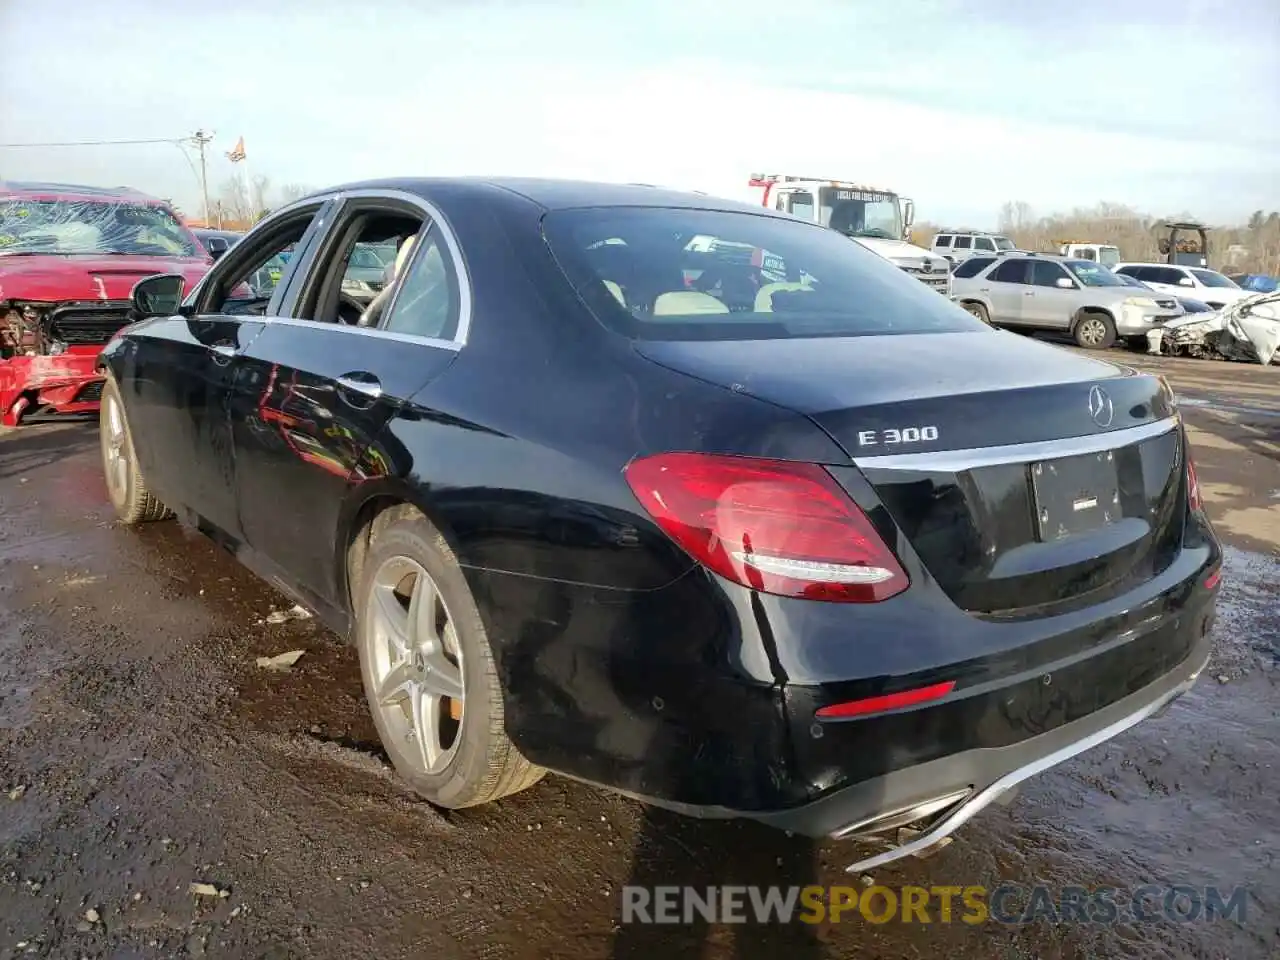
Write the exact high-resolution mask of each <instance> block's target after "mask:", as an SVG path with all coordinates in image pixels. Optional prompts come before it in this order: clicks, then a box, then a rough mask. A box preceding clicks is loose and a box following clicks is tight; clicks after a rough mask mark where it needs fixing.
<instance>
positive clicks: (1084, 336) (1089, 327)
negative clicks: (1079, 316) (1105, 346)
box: [1080, 317, 1107, 347]
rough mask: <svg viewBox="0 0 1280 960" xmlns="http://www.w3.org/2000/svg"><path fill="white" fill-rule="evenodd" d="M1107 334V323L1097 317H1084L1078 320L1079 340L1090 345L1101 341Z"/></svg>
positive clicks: (1092, 345) (1094, 345) (1095, 344)
mask: <svg viewBox="0 0 1280 960" xmlns="http://www.w3.org/2000/svg"><path fill="white" fill-rule="evenodd" d="M1106 335H1107V325H1106V324H1105V323H1103V322H1102V321H1101V320H1099V319H1098V318H1097V317H1085V318H1084V319H1083V320H1081V321H1080V342H1081V343H1086V344H1088V345H1089V346H1091V347H1096V346H1097V345H1098V344H1100V343H1102V341H1103V339H1104V338H1105V337H1106Z"/></svg>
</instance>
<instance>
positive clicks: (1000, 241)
mask: <svg viewBox="0 0 1280 960" xmlns="http://www.w3.org/2000/svg"><path fill="white" fill-rule="evenodd" d="M992 239H993V240H995V242H996V249H997V250H1014V249H1016V248H1015V247H1014V245H1013V241H1012V240H1010V239H1009V238H1008V237H992Z"/></svg>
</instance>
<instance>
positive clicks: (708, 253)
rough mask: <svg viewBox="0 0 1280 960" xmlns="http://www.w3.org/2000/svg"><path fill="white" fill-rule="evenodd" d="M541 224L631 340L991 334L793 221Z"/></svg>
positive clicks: (572, 271) (584, 215)
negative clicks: (957, 333) (964, 332)
mask: <svg viewBox="0 0 1280 960" xmlns="http://www.w3.org/2000/svg"><path fill="white" fill-rule="evenodd" d="M544 229H545V234H546V238H547V242H548V244H549V245H550V247H551V250H552V253H553V254H554V255H555V257H556V259H557V260H558V261H559V263H560V265H561V267H562V268H563V269H564V271H565V274H566V275H567V276H568V278H569V280H570V282H571V283H572V284H573V285H574V286H575V287H576V288H577V291H578V294H579V295H580V296H581V297H582V299H583V300H584V301H585V302H586V303H587V304H588V305H589V306H590V307H591V309H592V311H593V312H594V313H595V314H596V316H597V317H598V318H599V319H600V320H601V322H603V323H604V324H605V325H606V326H608V327H610V328H611V329H613V330H615V331H617V332H619V333H622V334H624V335H626V336H628V337H632V338H634V339H644V340H691V339H693V340H781V339H798V338H805V337H851V336H867V335H880V334H910V333H949V332H956V331H967V330H968V331H981V332H989V331H990V329H991V328H990V327H988V326H986V324H984V323H982V322H981V321H980V320H977V319H975V318H974V317H972V316H970V315H969V314H968V313H966V312H965V311H964V310H962V309H961V308H960V307H958V306H956V305H955V304H954V303H952V302H951V301H950V300H949V299H948V298H947V297H943V296H939V295H938V293H936V292H935V291H934V290H932V289H930V288H929V287H927V286H925V285H924V284H922V283H920V281H919V280H917V279H915V278H914V277H912V276H910V275H909V274H907V273H905V272H903V271H902V270H900V269H898V268H897V267H895V266H894V265H893V264H891V263H890V262H889V261H888V260H885V259H884V258H882V257H879V256H877V255H876V254H874V253H872V252H871V251H870V250H868V249H866V248H865V247H863V246H862V245H861V244H857V243H850V242H849V240H848V239H847V238H845V237H842V236H840V235H839V234H838V233H835V232H834V231H831V230H823V229H818V228H815V227H814V226H813V225H812V224H806V223H801V222H798V221H796V220H790V219H780V218H775V217H769V216H763V215H754V214H748V213H728V212H724V211H715V210H685V209H667V208H658V207H626V208H615V207H604V208H594V209H579V210H557V211H552V212H551V213H549V214H547V215H546V218H545V220H544Z"/></svg>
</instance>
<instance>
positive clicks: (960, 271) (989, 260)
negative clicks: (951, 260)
mask: <svg viewBox="0 0 1280 960" xmlns="http://www.w3.org/2000/svg"><path fill="white" fill-rule="evenodd" d="M995 262H996V258H995V257H970V258H969V259H968V260H966V261H965V262H964V263H962V264H960V266H958V267H956V269H955V272H954V273H953V274H952V276H956V277H960V278H961V279H963V278H965V277H976V276H977V275H978V274H979V273H981V272H982V271H983V270H985V269H987V267H989V266H991V264H993V263H995Z"/></svg>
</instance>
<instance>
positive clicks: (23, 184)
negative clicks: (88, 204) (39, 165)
mask: <svg viewBox="0 0 1280 960" xmlns="http://www.w3.org/2000/svg"><path fill="white" fill-rule="evenodd" d="M0 197H26V198H28V199H31V200H39V199H45V200H133V201H135V202H138V203H149V204H157V205H160V204H162V203H163V201H162V200H160V199H159V198H158V197H153V196H150V195H149V194H145V193H143V192H142V191H141V190H135V189H134V188H133V187H94V186H89V185H88V184H82V183H49V182H45V181H34V180H0Z"/></svg>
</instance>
